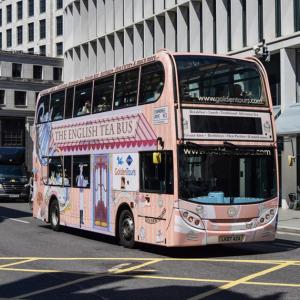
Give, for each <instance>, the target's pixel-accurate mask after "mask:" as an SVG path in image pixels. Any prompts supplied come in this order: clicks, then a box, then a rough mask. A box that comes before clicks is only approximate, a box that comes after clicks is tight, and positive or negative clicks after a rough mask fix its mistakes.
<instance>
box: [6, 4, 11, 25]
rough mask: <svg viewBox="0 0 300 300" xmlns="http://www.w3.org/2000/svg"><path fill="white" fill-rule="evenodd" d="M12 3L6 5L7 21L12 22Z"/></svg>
mask: <svg viewBox="0 0 300 300" xmlns="http://www.w3.org/2000/svg"><path fill="white" fill-rule="evenodd" d="M11 18H12V17H11V4H10V5H7V6H6V23H11Z"/></svg>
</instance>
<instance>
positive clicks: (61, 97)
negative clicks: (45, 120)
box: [50, 90, 65, 121]
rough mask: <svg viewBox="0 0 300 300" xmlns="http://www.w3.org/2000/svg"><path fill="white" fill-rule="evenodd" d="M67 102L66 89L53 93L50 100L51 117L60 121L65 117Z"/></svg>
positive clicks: (52, 119)
mask: <svg viewBox="0 0 300 300" xmlns="http://www.w3.org/2000/svg"><path fill="white" fill-rule="evenodd" d="M64 104H65V90H63V91H59V92H57V93H53V94H52V95H51V102H50V119H51V121H59V120H62V119H63V115H64Z"/></svg>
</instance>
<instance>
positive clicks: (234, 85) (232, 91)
mask: <svg viewBox="0 0 300 300" xmlns="http://www.w3.org/2000/svg"><path fill="white" fill-rule="evenodd" d="M175 60H176V64H177V71H178V80H179V91H180V98H181V101H182V102H185V103H202V104H205V103H207V104H212V103H213V104H229V105H253V106H262V105H266V104H267V101H266V96H265V91H264V86H263V84H262V80H261V76H260V73H259V71H258V69H257V68H256V66H255V64H254V63H252V62H247V61H242V60H237V59H232V58H230V59H227V58H223V57H207V56H175Z"/></svg>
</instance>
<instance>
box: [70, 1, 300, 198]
mask: <svg viewBox="0 0 300 300" xmlns="http://www.w3.org/2000/svg"><path fill="white" fill-rule="evenodd" d="M263 39H265V41H266V43H267V47H268V50H270V51H271V61H270V62H269V63H267V64H266V68H267V71H268V74H269V79H270V85H271V90H272V96H273V104H274V106H275V109H274V114H275V112H276V114H277V112H279V111H280V112H281V115H280V112H279V113H278V114H277V115H276V117H278V116H279V115H280V116H279V117H278V120H281V123H283V124H284V123H285V122H283V121H284V119H283V117H284V116H285V111H288V110H287V109H288V108H290V107H291V105H292V111H293V113H294V115H295V110H296V109H297V103H298V102H300V88H299V87H300V68H299V67H300V51H299V49H298V48H300V46H299V45H300V1H299V0H202V1H201V0H190V1H187V0H97V1H96V0H76V1H74V0H73V1H72V0H66V1H65V2H64V43H65V44H64V48H65V50H64V63H65V64H64V79H65V81H70V80H76V79H79V78H82V77H85V76H88V75H91V74H94V73H96V72H99V71H103V70H106V69H110V68H112V67H115V66H119V65H122V64H125V63H128V62H130V61H133V60H136V59H139V58H142V57H145V56H149V55H152V54H153V53H155V52H156V51H157V50H158V49H161V48H167V49H170V50H175V51H191V52H193V51H195V52H206V53H218V54H229V55H234V56H239V57H246V56H252V55H254V51H253V47H254V46H255V45H259V44H260V43H261V42H262V40H263ZM293 107H296V108H295V109H294V108H293ZM296 115H297V113H296ZM287 119H289V120H291V118H289V116H287ZM298 119H299V120H300V109H299V117H298ZM290 122H292V123H291V124H290V127H291V128H293V129H295V130H293V132H291V130H287V129H286V128H283V127H284V126H283V127H282V126H280V128H278V131H279V132H280V135H282V136H284V141H283V143H282V145H281V148H283V149H282V151H280V169H281V180H280V181H281V193H282V198H283V199H287V198H288V194H289V193H293V192H294V193H296V191H297V186H299V185H300V171H299V168H300V164H299V161H300V159H297V158H298V157H300V139H299V137H298V133H300V122H299V121H297V118H294V119H293V121H290ZM297 153H298V155H297ZM288 155H292V156H296V157H295V163H294V164H293V166H289V164H288Z"/></svg>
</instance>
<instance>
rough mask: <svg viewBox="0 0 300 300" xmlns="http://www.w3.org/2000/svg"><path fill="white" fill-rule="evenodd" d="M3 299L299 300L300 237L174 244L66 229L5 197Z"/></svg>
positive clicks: (0, 216) (0, 212)
mask: <svg viewBox="0 0 300 300" xmlns="http://www.w3.org/2000/svg"><path fill="white" fill-rule="evenodd" d="M0 237H1V242H0V298H1V299H9V298H17V299H133V298H134V299H151V300H154V299H172V300H173V299H195V300H196V299H230V300H233V299H264V300H267V299H270V300H271V299H272V300H279V299H299V297H300V296H299V294H300V236H299V235H297V234H285V235H283V234H278V235H277V239H276V240H275V241H274V242H273V243H270V242H269V243H260V244H248V245H221V246H220V245H216V246H209V247H203V248H201V247H197V248H182V249H166V248H160V247H154V246H145V245H142V244H139V245H137V248H136V249H133V250H130V249H126V248H123V247H121V246H119V245H117V244H116V242H115V241H114V239H113V238H108V237H104V236H100V235H97V234H93V233H88V232H84V231H80V230H73V229H72V230H71V229H66V228H64V229H63V230H62V231H61V232H54V231H52V230H51V229H50V227H49V226H48V225H47V224H43V223H41V222H37V221H36V220H34V219H33V218H32V217H31V213H30V211H29V209H28V204H25V203H14V202H0Z"/></svg>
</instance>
